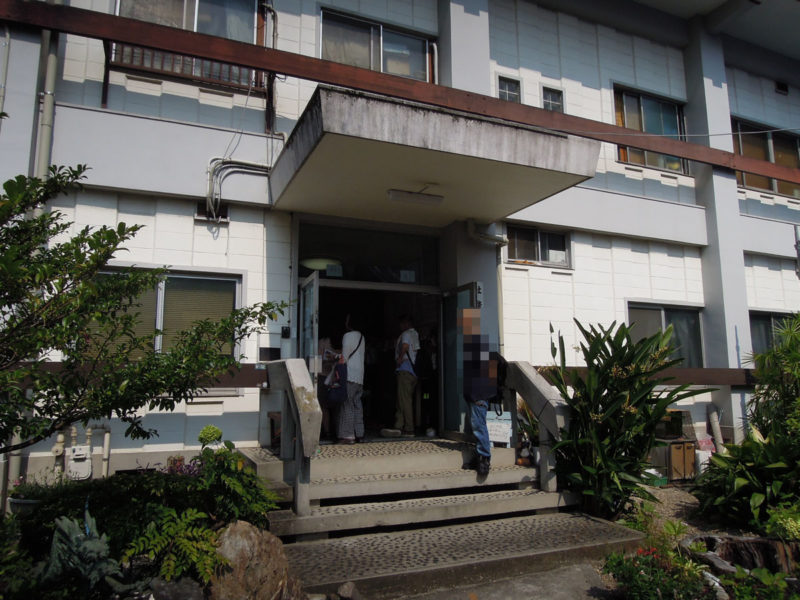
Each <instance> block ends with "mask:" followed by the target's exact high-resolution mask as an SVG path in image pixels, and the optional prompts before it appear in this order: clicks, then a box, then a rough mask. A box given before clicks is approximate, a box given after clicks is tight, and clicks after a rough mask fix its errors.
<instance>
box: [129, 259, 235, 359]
mask: <svg viewBox="0 0 800 600" xmlns="http://www.w3.org/2000/svg"><path fill="white" fill-rule="evenodd" d="M237 286H238V280H236V279H232V278H225V277H219V278H217V277H202V276H194V275H168V276H167V277H166V278H165V279H164V280H163V281H162V282H161V283H160V284H159V285H158V287H157V288H156V289H153V290H148V291H146V292H145V293H144V294H143V295H142V296H140V297H139V299H138V303H139V304H140V306H139V307H137V308H136V312H138V313H139V323H138V325H137V327H136V331H135V334H136V335H137V336H142V335H147V334H148V333H152V332H153V331H154V330H156V329H159V330H163V331H164V333H163V335H159V336H157V337H156V340H155V344H156V349H159V350H169V349H170V348H171V347H172V346H173V345H174V344H175V340H176V339H177V333H178V332H179V331H181V330H183V329H187V328H189V327H190V326H191V325H192V323H194V322H195V321H199V320H201V319H219V318H222V317H224V316H226V315H228V314H229V313H230V312H231V311H232V310H233V309H234V308H236V305H237V300H236V296H237ZM226 351H227V352H233V348H232V346H231V345H228V346H227V350H226Z"/></svg>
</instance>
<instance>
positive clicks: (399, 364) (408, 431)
mask: <svg viewBox="0 0 800 600" xmlns="http://www.w3.org/2000/svg"><path fill="white" fill-rule="evenodd" d="M399 324H400V330H401V331H402V333H401V334H400V337H399V338H397V342H396V343H395V347H394V360H395V375H396V377H397V411H396V412H395V417H394V429H382V430H381V435H383V436H385V437H397V436H399V435H403V436H408V437H412V436H413V435H414V390H415V389H416V387H417V374H416V373H415V372H414V361H415V360H416V356H417V350H419V334H418V333H417V330H416V329H414V327H413V326H412V323H411V317H409V316H408V315H402V316H401V317H400V319H399Z"/></svg>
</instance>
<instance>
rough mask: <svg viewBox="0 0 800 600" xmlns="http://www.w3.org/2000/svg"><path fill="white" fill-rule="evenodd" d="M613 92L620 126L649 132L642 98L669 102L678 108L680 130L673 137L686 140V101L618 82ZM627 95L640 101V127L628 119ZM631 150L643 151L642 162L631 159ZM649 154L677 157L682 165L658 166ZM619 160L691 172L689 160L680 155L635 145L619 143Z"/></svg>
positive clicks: (672, 170) (670, 171)
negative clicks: (677, 166)
mask: <svg viewBox="0 0 800 600" xmlns="http://www.w3.org/2000/svg"><path fill="white" fill-rule="evenodd" d="M612 93H613V101H614V123H615V124H616V125H618V126H620V127H625V128H627V129H634V130H636V131H639V132H641V133H648V132H647V131H645V129H644V127H645V120H646V117H645V113H644V107H643V106H644V104H643V102H642V99H643V98H644V99H647V100H652V101H655V102H658V103H660V104H667V105H671V106H674V107H675V109H676V111H675V112H676V115H675V124H676V128H677V130H678V133H677V134H676V135H675V137H674V138H673V139H677V140H680V141H685V140H686V119H685V116H684V114H683V107H684V105H685V102H682V101H680V100H677V99H675V98H669V97H666V96H660V95H658V94H652V93H649V92H643V91H641V90H637V89H633V88H629V87H626V86H624V85H616V84H615V85H614V86H613V90H612ZM625 96H629V97H634V96H635V97H636V98H637V101H638V103H639V115H638V119H639V121H640V126H639V127H632V126H631V124H630V123H629V120H628V117H627V104H626V102H625ZM618 97H621V102H622V111H623V112H622V121H623V122H622V123H620V122H619V118H618V116H619V111H618V103H619V102H620V100H619V99H618ZM654 135H660V136H665V135H667V134H654ZM669 137H672V136H669ZM631 150H633V151H635V152H641V153H642V162H637V161H635V160H631V158H630V156H631ZM649 155H652V156H662V157H665V158H673V159H677V161H678V164H679V166H680V167H679V168H678V169H670V168H668V167H662V166H658V165H652V164H649V163H648V161H647V158H648V156H649ZM617 161H619V162H621V163H624V164H626V165H636V166H638V167H643V168H646V169H655V170H657V171H663V172H665V173H673V174H675V173H677V174H681V175H688V173H689V163H688V161H687V160H686V159H684V158H681V157H679V156H672V155H669V154H664V153H662V152H653V151H650V150H642V149H639V148H636V147H635V146H628V145H623V144H617Z"/></svg>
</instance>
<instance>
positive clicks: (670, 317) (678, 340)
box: [628, 304, 703, 367]
mask: <svg viewBox="0 0 800 600" xmlns="http://www.w3.org/2000/svg"><path fill="white" fill-rule="evenodd" d="M628 322H629V323H630V324H631V325H632V326H633V329H632V331H631V335H632V337H633V339H634V340H635V341H638V340H641V339H643V338H645V337H648V336H651V335H653V334H654V333H656V332H658V331H663V330H664V329H666V328H667V327H669V326H670V325H672V340H671V341H672V345H673V347H674V348H675V351H674V352H673V353H672V356H671V357H670V358H672V359H677V358H681V359H683V362H682V363H680V365H678V366H681V367H702V366H703V347H702V341H701V337H700V311H699V310H698V309H695V308H673V307H665V306H657V305H641V304H637V305H632V306H629V307H628Z"/></svg>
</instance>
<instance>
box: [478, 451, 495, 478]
mask: <svg viewBox="0 0 800 600" xmlns="http://www.w3.org/2000/svg"><path fill="white" fill-rule="evenodd" d="M490 468H491V466H490V459H489V458H488V457H486V456H479V457H478V468H477V469H476V470H477V471H478V475H480V476H481V477H485V476H486V475H488V474H489V469H490Z"/></svg>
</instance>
